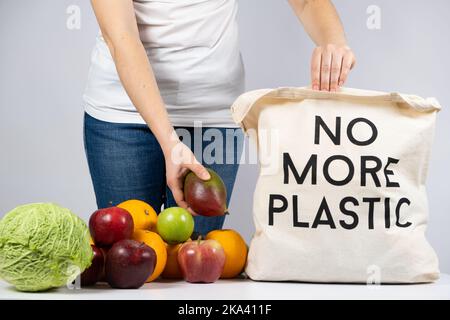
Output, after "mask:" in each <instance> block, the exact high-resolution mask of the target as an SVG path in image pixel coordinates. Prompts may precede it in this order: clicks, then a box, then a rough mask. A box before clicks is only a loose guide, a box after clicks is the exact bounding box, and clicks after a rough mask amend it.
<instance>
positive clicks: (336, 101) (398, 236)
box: [232, 88, 440, 283]
mask: <svg viewBox="0 0 450 320" xmlns="http://www.w3.org/2000/svg"><path fill="white" fill-rule="evenodd" d="M439 109H440V105H439V103H438V102H437V101H436V100H435V99H433V98H428V99H423V98H420V97H417V96H413V95H404V94H399V93H382V92H374V91H365V90H356V89H342V90H340V91H339V92H338V93H330V92H320V91H312V90H309V89H306V88H279V89H274V90H272V89H267V90H257V91H252V92H248V93H245V94H243V95H242V96H241V97H239V98H238V99H237V101H236V102H235V103H234V105H233V106H232V113H233V118H234V120H235V122H236V123H238V124H240V125H241V127H242V128H243V129H244V131H246V133H247V134H248V135H249V136H250V140H253V141H255V142H256V145H257V148H258V161H259V165H260V172H259V177H258V180H257V184H256V189H255V192H254V199H253V215H254V222H255V227H256V232H255V234H254V237H253V239H252V242H251V245H250V250H249V256H248V264H247V267H246V273H247V274H248V276H249V277H250V278H251V279H254V280H269V281H308V282H356V283H415V282H430V281H434V280H436V279H437V278H438V277H439V270H438V259H437V257H436V254H435V252H434V251H433V249H432V248H431V246H430V245H429V243H428V242H427V240H426V239H425V229H426V226H427V220H428V205H427V196H426V191H425V180H426V176H427V169H428V161H429V155H430V146H431V143H432V139H433V132H434V126H435V117H436V113H437V111H438V110H439Z"/></svg>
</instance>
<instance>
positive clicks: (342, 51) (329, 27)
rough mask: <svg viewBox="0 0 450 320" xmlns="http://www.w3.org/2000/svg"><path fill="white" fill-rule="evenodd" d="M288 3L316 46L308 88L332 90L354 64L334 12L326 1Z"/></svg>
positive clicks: (341, 81)
mask: <svg viewBox="0 0 450 320" xmlns="http://www.w3.org/2000/svg"><path fill="white" fill-rule="evenodd" d="M289 3H290V4H291V6H292V8H293V10H294V12H295V14H296V15H297V17H298V18H299V20H300V21H301V22H302V24H303V26H304V28H305V30H306V32H307V33H308V34H309V36H310V37H311V39H312V40H313V41H314V42H315V43H316V45H317V47H316V49H315V50H314V52H313V55H312V59H311V85H312V88H313V89H315V90H327V91H328V90H330V91H336V90H337V88H338V87H340V86H342V85H343V84H344V83H345V81H346V80H347V76H348V73H349V72H350V70H351V69H352V68H353V66H354V64H355V56H354V54H353V52H352V50H351V49H350V48H349V47H348V46H347V40H346V39H345V33H344V28H343V27H342V23H341V21H340V20H339V16H338V13H337V12H336V9H335V8H334V6H333V4H332V3H331V1H329V0H289Z"/></svg>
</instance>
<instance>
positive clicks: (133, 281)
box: [105, 239, 156, 289]
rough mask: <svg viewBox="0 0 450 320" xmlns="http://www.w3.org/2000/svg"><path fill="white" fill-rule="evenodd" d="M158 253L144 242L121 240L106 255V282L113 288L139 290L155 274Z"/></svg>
mask: <svg viewBox="0 0 450 320" xmlns="http://www.w3.org/2000/svg"><path fill="white" fill-rule="evenodd" d="M155 266H156V252H155V250H153V248H151V247H149V246H147V245H146V244H145V243H143V242H137V241H134V240H128V239H126V240H121V241H119V242H116V243H115V244H114V245H113V246H112V247H111V249H109V251H108V254H107V255H106V265H105V275H106V281H107V282H108V283H109V285H110V286H111V287H113V288H119V289H137V288H139V287H141V286H142V285H143V284H144V283H145V281H146V280H147V279H148V277H149V276H150V275H151V274H152V273H153V270H154V269H155Z"/></svg>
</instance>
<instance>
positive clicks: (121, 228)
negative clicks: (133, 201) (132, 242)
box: [89, 207, 134, 247]
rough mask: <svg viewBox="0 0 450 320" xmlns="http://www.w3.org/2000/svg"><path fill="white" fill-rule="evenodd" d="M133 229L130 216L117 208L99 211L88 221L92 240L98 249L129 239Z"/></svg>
mask: <svg viewBox="0 0 450 320" xmlns="http://www.w3.org/2000/svg"><path fill="white" fill-rule="evenodd" d="M133 229H134V223H133V218H132V217H131V214H130V213H129V212H128V211H126V210H125V209H122V208H118V207H110V208H105V209H99V210H97V211H95V212H94V213H93V214H92V215H91V218H90V219H89V230H90V232H91V236H92V239H94V242H95V245H96V246H99V247H109V246H112V245H113V244H114V243H116V242H117V241H120V240H123V239H129V238H131V235H132V234H133Z"/></svg>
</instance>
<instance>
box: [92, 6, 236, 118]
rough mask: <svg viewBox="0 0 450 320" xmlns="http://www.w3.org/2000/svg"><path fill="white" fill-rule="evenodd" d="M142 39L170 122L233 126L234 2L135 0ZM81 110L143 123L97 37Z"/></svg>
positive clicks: (110, 58)
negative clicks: (231, 107) (83, 104)
mask: <svg viewBox="0 0 450 320" xmlns="http://www.w3.org/2000/svg"><path fill="white" fill-rule="evenodd" d="M133 2H134V8H135V11H136V18H137V23H138V26H139V31H140V38H141V41H142V43H143V44H144V47H145V49H146V51H147V55H148V58H149V61H150V63H151V65H152V67H153V70H154V73H155V76H156V80H157V82H158V86H159V89H160V91H161V94H162V97H163V99H164V102H165V103H166V107H167V110H168V113H169V117H170V119H171V121H172V123H173V125H174V126H193V125H194V121H202V124H203V126H207V127H236V125H235V124H234V122H233V121H232V119H231V113H230V106H231V104H232V103H233V101H234V100H235V99H236V98H237V97H238V96H239V95H240V94H241V93H243V92H244V69H243V65H242V60H241V56H240V51H239V44H238V27H237V21H236V14H237V2H236V0H139V1H137V0H135V1H133ZM83 97H84V102H85V111H86V112H87V113H88V114H89V115H91V116H93V117H95V118H97V119H99V120H103V121H108V122H117V123H145V122H144V120H143V119H142V117H141V116H140V115H139V113H138V112H137V111H136V108H135V107H134V106H133V104H132V103H131V101H130V98H129V97H128V95H127V94H126V92H125V90H124V88H123V86H122V84H121V82H120V80H119V76H118V74H117V71H116V67H115V65H114V61H113V60H112V57H111V54H110V52H109V49H108V47H107V45H106V43H105V41H104V39H103V38H102V36H101V35H99V36H98V37H97V42H96V45H95V47H94V50H93V52H92V56H91V66H90V70H89V76H88V82H87V86H86V90H85V93H84V96H83Z"/></svg>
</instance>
